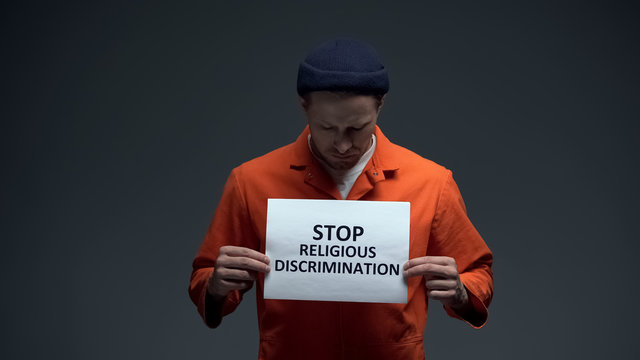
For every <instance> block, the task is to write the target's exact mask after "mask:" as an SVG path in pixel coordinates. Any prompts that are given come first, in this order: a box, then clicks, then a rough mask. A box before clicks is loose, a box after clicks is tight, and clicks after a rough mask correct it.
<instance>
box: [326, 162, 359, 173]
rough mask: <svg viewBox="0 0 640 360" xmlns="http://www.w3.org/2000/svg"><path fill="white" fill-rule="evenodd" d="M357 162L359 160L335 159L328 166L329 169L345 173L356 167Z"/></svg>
mask: <svg viewBox="0 0 640 360" xmlns="http://www.w3.org/2000/svg"><path fill="white" fill-rule="evenodd" d="M357 162H358V161H357V160H355V161H354V160H353V159H334V160H333V161H331V162H328V164H329V167H331V168H332V169H334V170H338V171H344V170H349V169H351V168H352V167H354V166H356V163H357Z"/></svg>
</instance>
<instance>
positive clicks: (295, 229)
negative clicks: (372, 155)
mask: <svg viewBox="0 0 640 360" xmlns="http://www.w3.org/2000/svg"><path fill="white" fill-rule="evenodd" d="M409 206H410V204H409V203H408V202H391V201H352V200H298V199H294V200H292V199H269V202H268V212H267V237H266V255H267V256H268V257H269V259H270V260H271V264H270V265H271V271H270V272H269V273H268V274H267V275H266V277H265V282H264V297H265V299H293V300H324V301H355V302H386V303H406V302H407V282H406V281H405V280H404V278H403V276H402V266H403V265H404V263H405V262H406V261H407V260H408V258H409V217H410V207H409Z"/></svg>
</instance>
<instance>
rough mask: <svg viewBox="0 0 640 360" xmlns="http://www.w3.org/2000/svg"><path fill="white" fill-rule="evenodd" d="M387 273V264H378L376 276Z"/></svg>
mask: <svg viewBox="0 0 640 360" xmlns="http://www.w3.org/2000/svg"><path fill="white" fill-rule="evenodd" d="M388 271H389V267H388V266H387V264H378V274H380V275H387V272H388Z"/></svg>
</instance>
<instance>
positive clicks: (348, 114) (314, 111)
mask: <svg viewBox="0 0 640 360" xmlns="http://www.w3.org/2000/svg"><path fill="white" fill-rule="evenodd" d="M308 99H309V101H305V100H304V99H301V103H302V106H303V108H304V109H305V112H306V115H307V122H308V123H309V130H310V132H311V148H312V149H313V152H314V154H315V155H316V156H318V157H320V158H321V159H322V160H324V161H325V163H326V164H327V165H329V166H330V167H331V168H333V169H335V170H347V169H350V168H352V167H353V166H354V165H355V164H356V163H357V162H358V160H359V159H360V157H362V155H363V154H364V153H365V152H366V151H367V150H368V149H369V147H370V146H371V134H373V132H374V131H375V127H376V121H377V120H378V113H379V110H380V107H379V106H378V101H377V100H376V98H375V97H373V96H367V95H350V94H349V95H345V94H340V93H332V92H329V91H314V92H312V93H310V94H309V96H308Z"/></svg>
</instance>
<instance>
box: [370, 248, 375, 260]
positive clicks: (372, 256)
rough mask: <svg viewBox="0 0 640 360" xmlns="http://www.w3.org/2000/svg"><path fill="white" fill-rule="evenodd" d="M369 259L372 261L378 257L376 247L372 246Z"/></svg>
mask: <svg viewBox="0 0 640 360" xmlns="http://www.w3.org/2000/svg"><path fill="white" fill-rule="evenodd" d="M369 257H370V258H371V259H373V258H374V257H376V247H375V246H372V247H370V248H369Z"/></svg>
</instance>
